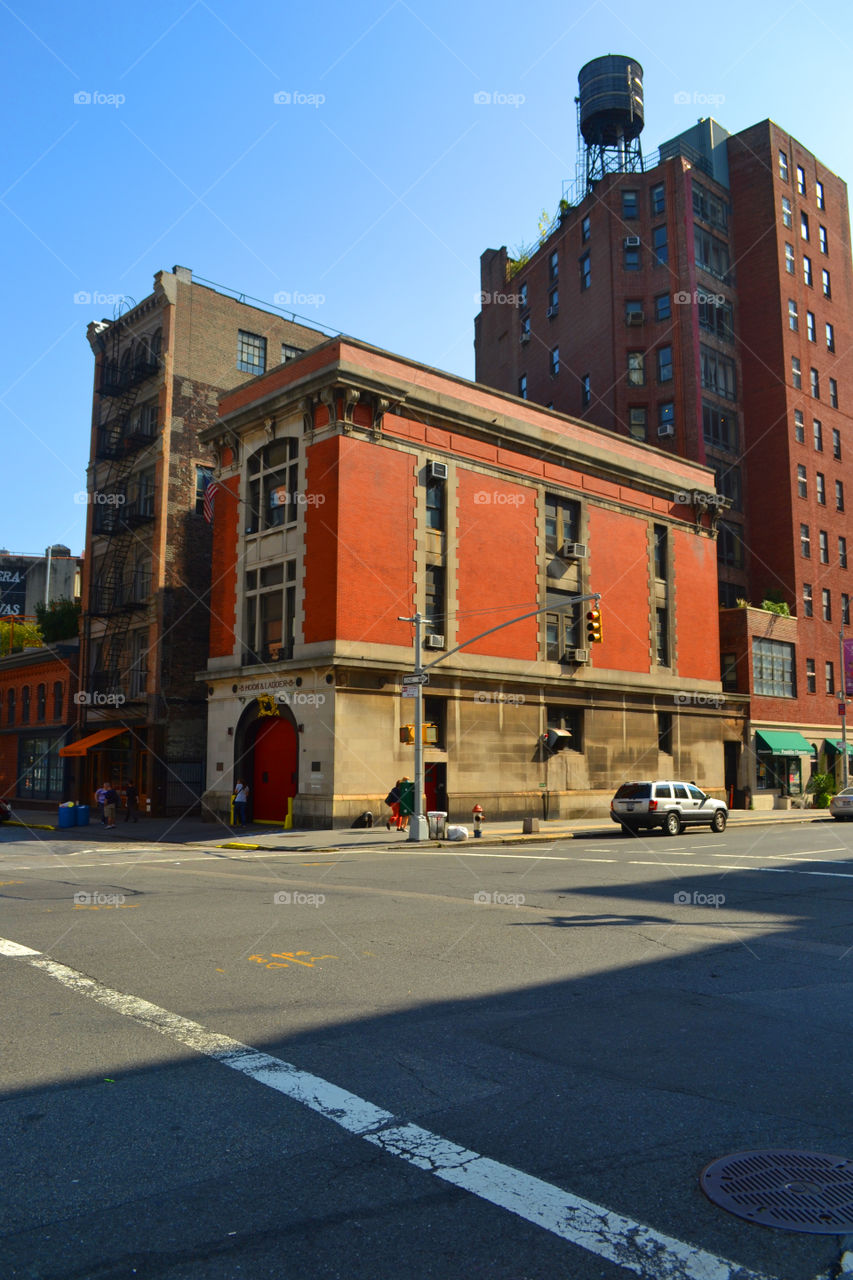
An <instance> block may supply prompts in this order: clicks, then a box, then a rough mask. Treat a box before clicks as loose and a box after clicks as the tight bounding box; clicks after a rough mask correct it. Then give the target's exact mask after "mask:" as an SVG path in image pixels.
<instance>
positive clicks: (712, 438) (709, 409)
mask: <svg viewBox="0 0 853 1280" xmlns="http://www.w3.org/2000/svg"><path fill="white" fill-rule="evenodd" d="M702 435H703V437H704V440H705V443H706V444H711V445H714V446H715V448H717V449H725V450H726V451H727V452H729V453H736V452H737V448H738V428H737V417H736V415H735V414H733V413H728V412H727V411H726V410H725V409H717V408H715V407H714V405H711V404H706V403H705V402H704V401H703V402H702Z"/></svg>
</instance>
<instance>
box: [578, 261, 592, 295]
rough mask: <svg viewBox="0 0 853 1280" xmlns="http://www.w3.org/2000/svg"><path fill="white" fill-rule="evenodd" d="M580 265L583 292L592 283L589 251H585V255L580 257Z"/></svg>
mask: <svg viewBox="0 0 853 1280" xmlns="http://www.w3.org/2000/svg"><path fill="white" fill-rule="evenodd" d="M578 266H579V268H580V275H581V293H583V291H584V289H588V288H589V286H590V284H591V283H592V270H591V267H590V262H589V254H588V253H585V254H584V255H583V257H582V258H581V259H580V261H579V263H578Z"/></svg>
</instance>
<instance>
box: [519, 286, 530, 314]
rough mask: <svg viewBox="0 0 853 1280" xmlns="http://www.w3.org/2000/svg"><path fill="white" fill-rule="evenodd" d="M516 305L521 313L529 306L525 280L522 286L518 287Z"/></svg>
mask: <svg viewBox="0 0 853 1280" xmlns="http://www.w3.org/2000/svg"><path fill="white" fill-rule="evenodd" d="M518 305H519V307H520V308H521V310H522V311H523V310H524V308H525V307H526V306H528V305H529V304H528V296H527V281H526V280H525V282H524V284H523V285H520V286H519V290H518Z"/></svg>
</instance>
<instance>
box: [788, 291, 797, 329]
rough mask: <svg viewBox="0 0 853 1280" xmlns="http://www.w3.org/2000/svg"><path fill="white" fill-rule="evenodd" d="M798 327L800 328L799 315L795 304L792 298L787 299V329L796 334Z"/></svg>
mask: <svg viewBox="0 0 853 1280" xmlns="http://www.w3.org/2000/svg"><path fill="white" fill-rule="evenodd" d="M799 327H800V315H799V312H798V310H797V304H796V302H795V301H794V299H793V298H789V299H788V328H789V329H792V330H793V331H794V333H796V332H797V330H798V329H799Z"/></svg>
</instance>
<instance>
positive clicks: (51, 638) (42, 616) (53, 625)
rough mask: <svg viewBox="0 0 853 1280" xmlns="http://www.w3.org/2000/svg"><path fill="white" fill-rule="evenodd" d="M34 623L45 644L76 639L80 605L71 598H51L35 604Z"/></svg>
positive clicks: (78, 627)
mask: <svg viewBox="0 0 853 1280" xmlns="http://www.w3.org/2000/svg"><path fill="white" fill-rule="evenodd" d="M36 623H37V624H38V628H39V631H40V632H41V634H42V636H43V638H44V642H45V644H56V643H58V641H60V640H76V638H77V634H78V632H79V629H80V606H79V604H75V603H74V601H73V600H51V602H50V604H48V605H45V604H41V603H39V604H37V605H36Z"/></svg>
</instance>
